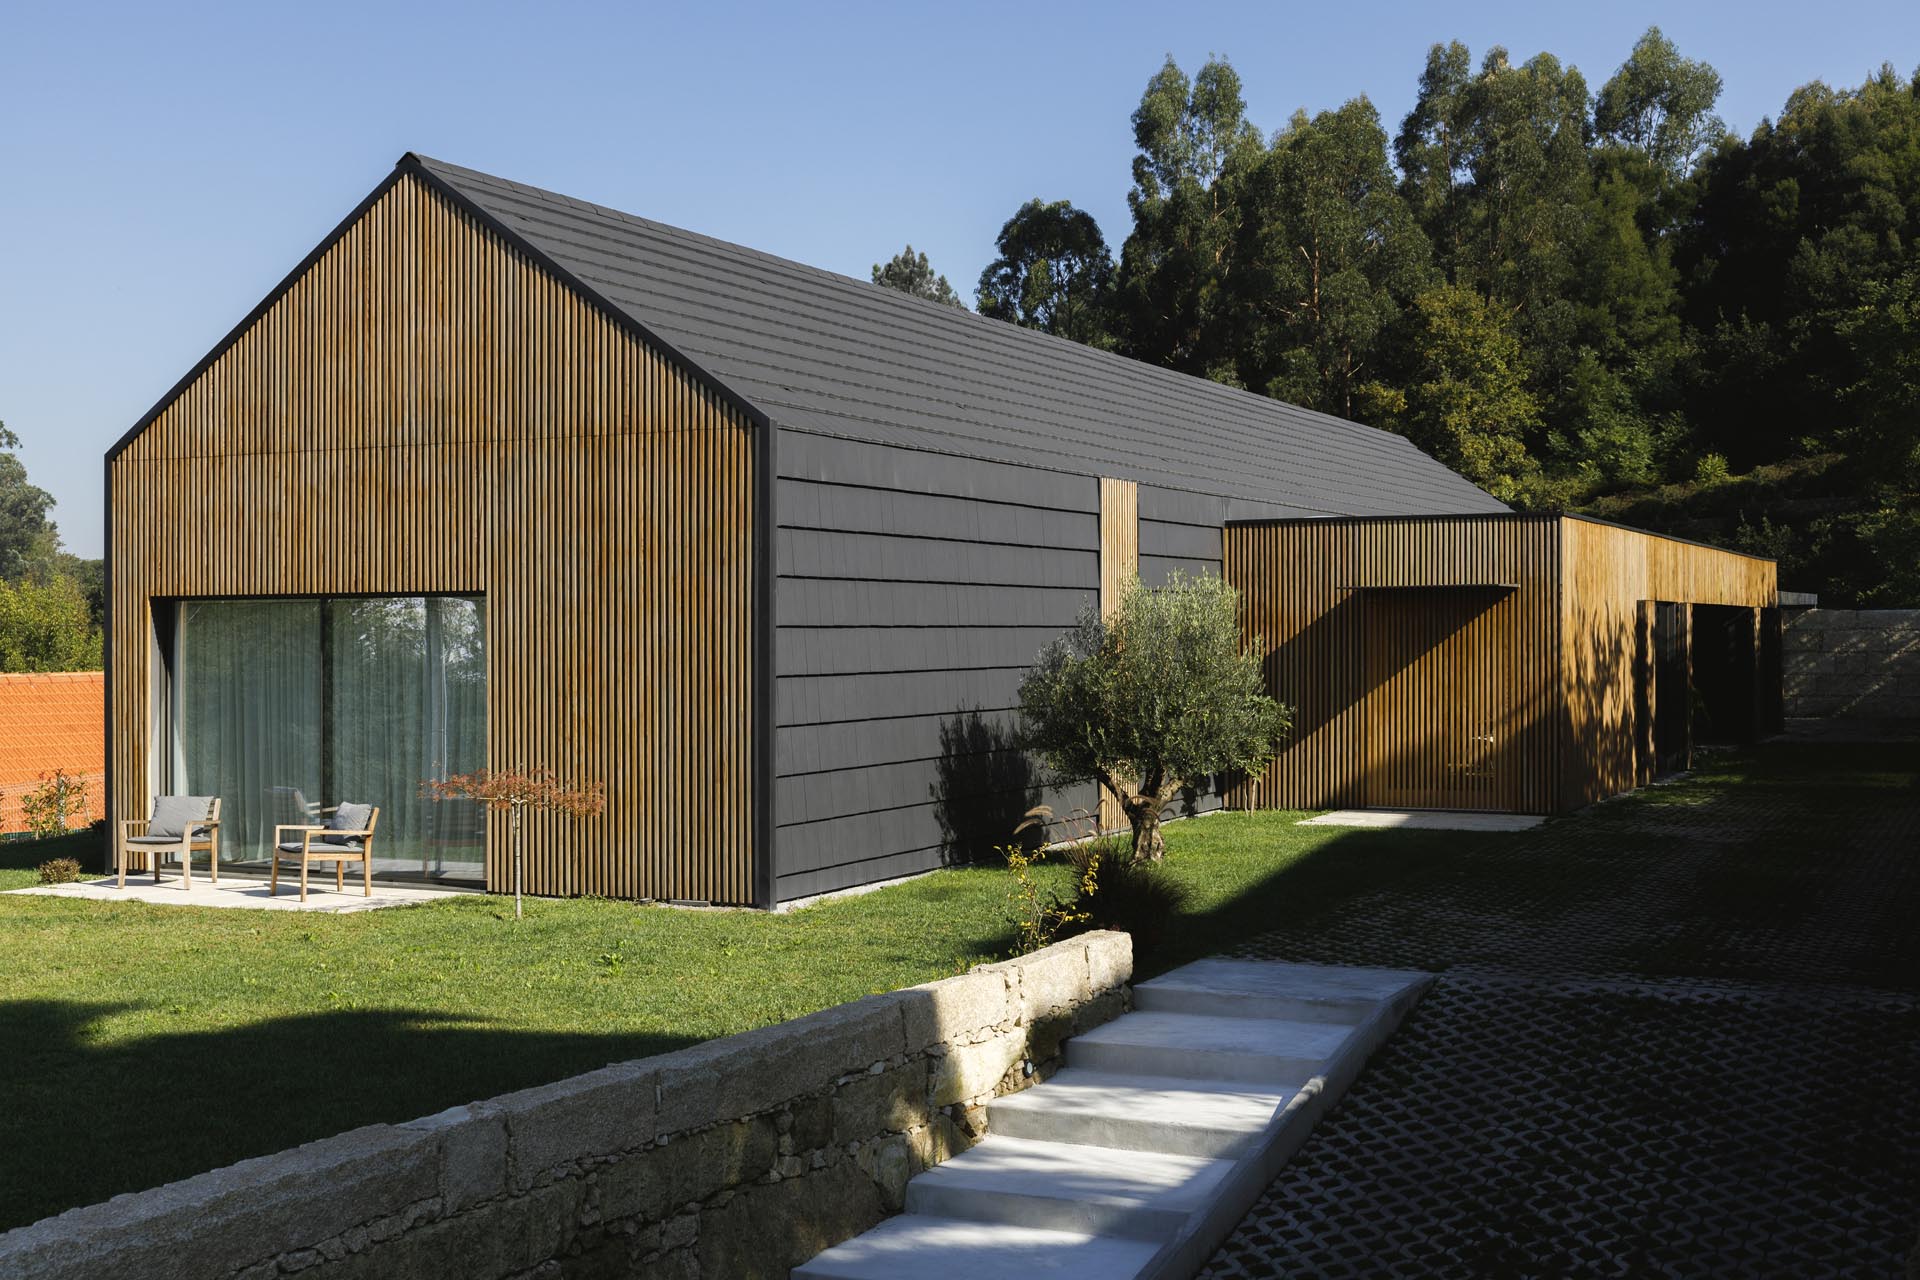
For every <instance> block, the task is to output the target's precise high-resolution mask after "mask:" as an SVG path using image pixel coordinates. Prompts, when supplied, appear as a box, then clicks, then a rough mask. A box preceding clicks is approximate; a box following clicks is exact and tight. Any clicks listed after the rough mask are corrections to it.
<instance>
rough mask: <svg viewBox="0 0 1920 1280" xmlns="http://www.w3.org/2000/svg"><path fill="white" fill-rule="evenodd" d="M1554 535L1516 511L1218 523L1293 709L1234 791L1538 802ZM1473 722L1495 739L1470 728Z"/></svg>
mask: <svg viewBox="0 0 1920 1280" xmlns="http://www.w3.org/2000/svg"><path fill="white" fill-rule="evenodd" d="M1557 538H1558V530H1557V528H1556V527H1555V524H1554V522H1552V521H1549V520H1544V519H1518V520H1517V519H1514V518H1512V517H1467V518H1458V519H1422V518H1405V519H1366V520H1302V521H1276V522H1272V523H1259V524H1244V525H1229V526H1228V527H1227V536H1226V578H1227V581H1228V582H1229V583H1231V584H1233V585H1234V586H1235V587H1236V588H1238V589H1239V591H1240V595H1241V619H1242V623H1241V625H1242V633H1243V635H1245V636H1246V637H1247V638H1248V639H1249V640H1252V639H1254V638H1256V637H1257V638H1258V640H1259V642H1260V643H1261V645H1262V646H1263V651H1264V653H1265V655H1266V658H1265V669H1266V675H1267V685H1268V688H1269V690H1271V691H1272V693H1273V695H1274V696H1275V697H1276V698H1278V699H1279V700H1280V701H1281V702H1284V703H1286V704H1287V705H1288V706H1290V707H1292V708H1293V714H1294V723H1293V730H1292V732H1291V734H1290V735H1289V737H1288V740H1287V742H1286V744H1285V745H1284V746H1283V747H1282V749H1281V751H1280V753H1279V754H1278V756H1276V757H1275V759H1274V761H1273V762H1272V763H1271V764H1270V765H1269V766H1268V768H1267V769H1266V771H1265V772H1264V773H1263V774H1261V775H1260V776H1259V777H1256V778H1252V779H1249V780H1247V781H1246V782H1243V783H1241V784H1240V785H1239V786H1237V787H1236V788H1234V789H1233V791H1232V792H1230V793H1229V797H1228V802H1229V804H1231V805H1233V806H1235V807H1239V808H1282V809H1304V808H1325V807H1333V806H1344V805H1361V804H1369V803H1376V802H1375V801H1374V800H1372V799H1370V797H1371V796H1372V795H1373V794H1376V793H1377V792H1379V791H1382V790H1384V791H1385V792H1387V793H1389V794H1394V795H1398V796H1400V797H1401V798H1400V799H1399V800H1398V801H1393V802H1384V801H1383V802H1381V803H1399V804H1402V805H1411V804H1414V803H1415V802H1416V801H1415V799H1414V798H1413V797H1424V798H1425V799H1426V802H1427V803H1426V806H1424V807H1434V806H1441V807H1448V808H1469V807H1479V808H1492V807H1499V808H1506V809H1515V810H1520V811H1523V812H1546V811H1547V810H1548V808H1549V807H1550V806H1551V803H1552V797H1553V779H1554V776H1555V773H1554V770H1555V769H1556V766H1557V763H1558V761H1557V750H1558V741H1559V735H1558V733H1557V725H1556V724H1555V707H1554V704H1553V699H1552V690H1553V688H1554V687H1555V686H1556V684H1557V680H1556V678H1555V671H1556V668H1557V662H1558V653H1559V645H1558V639H1559V624H1560V617H1559V606H1558V599H1557V596H1556V593H1555V582H1554V576H1555V571H1556V568H1557V557H1556V554H1555V548H1556V546H1557ZM1416 620H1418V626H1417V628H1416V629H1411V630H1410V629H1409V628H1410V627H1412V626H1413V624H1414V623H1415V622H1416ZM1443 620H1445V621H1446V622H1448V623H1449V624H1450V629H1447V630H1445V631H1444V632H1443V631H1442V630H1440V629H1439V625H1440V623H1441V622H1442V621H1443ZM1370 659H1371V661H1370ZM1370 682H1371V683H1370ZM1441 688H1445V689H1448V690H1450V692H1451V694H1452V696H1451V697H1450V698H1440V697H1436V696H1434V694H1435V690H1436V689H1441ZM1484 730H1491V732H1492V734H1493V736H1494V742H1493V743H1491V744H1481V743H1477V742H1475V741H1474V739H1476V738H1477V737H1478V736H1480V735H1481V733H1482V731H1484ZM1443 785H1446V786H1447V788H1448V794H1449V798H1448V799H1446V800H1444V801H1443V800H1441V799H1440V798H1439V797H1438V796H1437V795H1436V794H1435V793H1436V791H1437V789H1439V788H1440V787H1442V786H1443Z"/></svg>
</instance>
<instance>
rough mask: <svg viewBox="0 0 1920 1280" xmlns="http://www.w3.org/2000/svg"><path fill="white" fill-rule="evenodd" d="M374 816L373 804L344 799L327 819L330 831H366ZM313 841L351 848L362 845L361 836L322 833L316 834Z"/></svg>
mask: <svg viewBox="0 0 1920 1280" xmlns="http://www.w3.org/2000/svg"><path fill="white" fill-rule="evenodd" d="M372 818H373V806H372V805H370V804H354V803H352V802H351V801H346V800H343V801H341V802H340V807H339V808H337V809H335V810H334V811H333V816H332V817H331V818H329V819H327V830H328V831H329V832H332V831H365V830H366V829H367V823H368V822H369V821H371V820H372ZM313 842H314V843H315V844H331V845H344V846H346V847H347V848H349V849H358V848H359V847H360V837H359V836H336V835H330V834H322V835H317V836H315V837H314V838H313Z"/></svg>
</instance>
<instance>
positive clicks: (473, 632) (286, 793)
mask: <svg viewBox="0 0 1920 1280" xmlns="http://www.w3.org/2000/svg"><path fill="white" fill-rule="evenodd" d="M172 672H173V682H172V715H171V722H172V723H171V726H170V728H171V733H170V738H171V741H172V748H173V750H172V762H171V763H172V779H173V781H172V785H171V789H172V790H173V791H175V792H177V793H181V794H189V795H217V796H219V797H221V801H222V808H221V816H222V819H223V821H222V824H221V855H222V856H221V861H222V862H242V863H244V862H259V863H261V864H262V865H264V863H265V860H266V857H267V851H268V845H269V844H270V843H271V841H272V839H273V828H274V827H275V826H276V825H277V824H280V823H299V822H315V821H323V820H324V817H325V813H326V812H327V811H328V810H330V809H331V807H332V806H334V805H337V804H339V803H341V802H342V801H353V802H357V803H360V804H372V805H378V806H379V808H380V822H379V829H378V836H377V838H376V839H375V841H374V854H375V858H374V871H375V874H382V875H406V876H422V875H424V876H427V877H429V878H445V879H452V880H472V881H478V880H480V879H482V878H483V870H482V865H481V864H482V858H483V850H482V837H483V834H484V814H482V813H481V812H479V811H478V810H477V809H476V807H475V806H473V805H472V804H471V803H469V802H467V801H441V802H434V801H431V800H427V799H424V798H422V796H421V795H420V790H421V786H422V784H423V783H424V782H426V781H427V780H429V779H435V778H444V777H446V776H447V775H448V774H449V773H464V772H467V771H470V770H473V769H477V768H479V767H480V766H481V765H482V764H484V763H485V759H486V651H485V627H484V625H483V615H482V610H481V602H480V601H479V600H477V599H472V598H469V597H464V596H382V597H340V598H332V599H301V600H186V601H182V602H180V604H179V606H178V610H177V614H176V621H175V634H174V639H173V661H172Z"/></svg>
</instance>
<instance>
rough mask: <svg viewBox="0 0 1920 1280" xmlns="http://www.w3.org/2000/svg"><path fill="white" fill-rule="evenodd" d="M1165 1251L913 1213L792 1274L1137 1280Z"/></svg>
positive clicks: (811, 1278) (814, 1278) (875, 1279)
mask: <svg viewBox="0 0 1920 1280" xmlns="http://www.w3.org/2000/svg"><path fill="white" fill-rule="evenodd" d="M921 1176H922V1177H925V1176H926V1175H924V1174H922V1175H921ZM919 1180H920V1179H919V1178H916V1179H914V1181H915V1182H918V1181H919ZM909 1185H911V1184H909ZM1159 1249H1160V1246H1159V1245H1158V1244H1156V1243H1154V1242H1153V1241H1151V1240H1127V1239H1122V1238H1121V1237H1118V1236H1096V1235H1089V1234H1086V1233H1085V1232H1077V1231H1042V1230H1037V1229H1035V1228H1032V1227H1011V1226H1007V1225H1006V1224H1004V1223H988V1222H961V1221H956V1220H954V1219H951V1218H930V1217H926V1216H923V1215H921V1214H917V1213H907V1214H902V1215H901V1216H899V1217H897V1218H888V1219H887V1220H886V1221H885V1222H883V1223H881V1224H880V1225H879V1226H877V1227H875V1228H874V1229H873V1230H871V1231H869V1232H867V1233H866V1234H865V1235H859V1236H855V1237H854V1238H853V1239H851V1240H848V1241H846V1242H845V1243H843V1244H837V1245H835V1246H834V1247H833V1248H831V1249H829V1250H827V1251H826V1252H825V1253H823V1254H820V1255H819V1256H818V1257H816V1258H814V1259H813V1260H812V1261H811V1262H808V1263H806V1264H805V1265H804V1266H799V1267H795V1268H794V1269H793V1272H792V1275H793V1280H903V1277H908V1276H911V1277H913V1280H1030V1277H1033V1276H1042V1275H1043V1276H1053V1277H1058V1278H1059V1280H1072V1278H1075V1277H1085V1280H1131V1278H1132V1277H1134V1276H1137V1275H1139V1274H1140V1272H1141V1269H1142V1268H1144V1267H1145V1266H1146V1265H1147V1263H1148V1262H1149V1261H1151V1260H1152V1258H1153V1256H1154V1254H1155V1253H1157V1252H1158V1251H1159Z"/></svg>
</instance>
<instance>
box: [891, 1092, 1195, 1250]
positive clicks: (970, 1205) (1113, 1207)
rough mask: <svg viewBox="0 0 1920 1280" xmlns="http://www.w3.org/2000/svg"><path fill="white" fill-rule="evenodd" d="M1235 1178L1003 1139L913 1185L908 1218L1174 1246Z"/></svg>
mask: <svg viewBox="0 0 1920 1280" xmlns="http://www.w3.org/2000/svg"><path fill="white" fill-rule="evenodd" d="M989 1124H991V1121H989ZM1232 1171H1233V1161H1231V1160H1211V1159H1207V1158H1205V1157H1201V1156H1177V1155H1167V1154H1165V1153H1164V1152H1157V1151H1116V1150H1113V1149H1111V1148H1108V1147H1088V1146H1080V1145H1078V1144H1076V1143H1067V1142H1035V1141H1032V1140H1030V1139H1025V1138H1009V1137H1004V1136H1001V1135H998V1134H995V1135H992V1136H989V1137H988V1138H987V1139H986V1140H985V1141H983V1142H981V1143H980V1144H979V1145H977V1146H975V1147H973V1148H971V1149H970V1150H968V1151H965V1152H962V1153H961V1154H960V1155H957V1156H955V1157H954V1158H953V1159H951V1160H949V1161H947V1162H946V1163H945V1164H942V1165H938V1166H936V1167H934V1168H932V1169H929V1170H927V1171H926V1172H925V1173H923V1174H921V1175H920V1176H919V1177H917V1178H915V1179H914V1180H913V1181H912V1182H909V1183H908V1184H907V1212H908V1213H917V1214H923V1215H925V1216H928V1217H935V1218H956V1219H964V1220H967V1221H971V1222H992V1223H1005V1224H1007V1225H1010V1226H1016V1227H1037V1228H1041V1229H1045V1230H1052V1231H1076V1232H1083V1233H1086V1234H1090V1235H1106V1236H1125V1237H1127V1238H1129V1239H1134V1240H1171V1239H1172V1238H1173V1236H1174V1234H1175V1233H1176V1232H1178V1231H1179V1230H1180V1228H1181V1227H1182V1226H1184V1225H1186V1221H1187V1218H1188V1217H1189V1216H1191V1215H1192V1214H1194V1213H1195V1212H1197V1211H1199V1210H1200V1209H1203V1208H1205V1207H1206V1206H1207V1205H1208V1204H1210V1203H1212V1201H1213V1198H1214V1193H1215V1192H1216V1191H1217V1190H1218V1189H1219V1186H1220V1182H1221V1180H1222V1179H1224V1178H1225V1177H1226V1176H1227V1175H1228V1174H1229V1173H1231V1172H1232Z"/></svg>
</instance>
